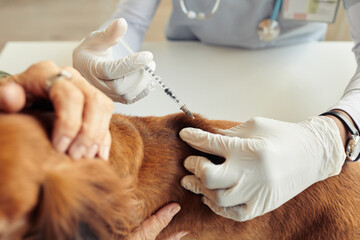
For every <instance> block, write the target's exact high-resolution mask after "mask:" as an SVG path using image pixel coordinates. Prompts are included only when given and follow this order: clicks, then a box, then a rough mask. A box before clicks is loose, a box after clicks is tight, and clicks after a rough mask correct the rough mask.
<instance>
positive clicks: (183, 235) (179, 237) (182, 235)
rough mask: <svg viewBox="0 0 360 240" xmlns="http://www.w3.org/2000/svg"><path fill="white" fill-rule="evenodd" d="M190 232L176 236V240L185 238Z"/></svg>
mask: <svg viewBox="0 0 360 240" xmlns="http://www.w3.org/2000/svg"><path fill="white" fill-rule="evenodd" d="M188 233H189V232H179V233H177V234H176V239H181V238H182V237H185V236H186V235H187V234H188Z"/></svg>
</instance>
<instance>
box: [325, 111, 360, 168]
mask: <svg viewBox="0 0 360 240" xmlns="http://www.w3.org/2000/svg"><path fill="white" fill-rule="evenodd" d="M320 116H326V117H328V118H331V119H332V120H333V121H334V123H335V124H336V126H337V128H338V130H339V134H340V138H341V141H342V144H343V146H344V149H345V152H346V156H347V160H350V161H357V160H358V158H359V155H360V137H359V131H358V129H357V127H356V124H355V123H354V121H353V120H352V118H351V117H350V116H349V115H348V114H347V113H346V112H344V111H342V110H339V109H334V110H331V111H329V112H325V113H323V114H321V115H320Z"/></svg>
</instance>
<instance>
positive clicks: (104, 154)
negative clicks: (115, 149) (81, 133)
mask: <svg viewBox="0 0 360 240" xmlns="http://www.w3.org/2000/svg"><path fill="white" fill-rule="evenodd" d="M109 155H110V147H109V146H104V147H102V151H101V152H100V157H101V158H102V159H104V160H106V161H107V160H109Z"/></svg>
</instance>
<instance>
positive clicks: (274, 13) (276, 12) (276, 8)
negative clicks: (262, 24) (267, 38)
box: [270, 0, 282, 21]
mask: <svg viewBox="0 0 360 240" xmlns="http://www.w3.org/2000/svg"><path fill="white" fill-rule="evenodd" d="M281 3H282V0H276V2H275V6H274V8H273V11H272V13H271V17H270V20H271V21H274V20H276V19H277V18H278V16H279V12H280V8H281Z"/></svg>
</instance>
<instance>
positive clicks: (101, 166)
mask: <svg viewBox="0 0 360 240" xmlns="http://www.w3.org/2000/svg"><path fill="white" fill-rule="evenodd" d="M137 207H138V202H137V201H136V197H135V194H134V183H133V179H132V178H131V177H130V176H129V177H123V178H120V177H119V176H118V175H117V174H116V173H115V172H114V171H113V170H112V169H110V168H109V166H108V164H107V163H104V162H100V161H93V160H92V161H90V160H89V161H88V160H82V161H78V162H67V163H66V162H64V163H60V164H56V166H48V167H47V169H46V175H45V180H44V183H43V185H42V192H41V196H40V201H39V205H38V211H37V216H38V217H37V219H36V220H35V222H36V227H35V228H37V229H38V230H39V232H40V234H41V235H42V236H41V237H42V239H70V238H72V237H74V233H76V232H77V231H78V228H79V225H80V224H85V225H86V226H87V227H88V228H89V229H91V231H92V232H93V233H94V234H95V235H96V236H97V237H98V238H99V239H111V237H112V235H113V234H116V235H120V236H125V235H127V234H128V233H129V232H130V231H131V229H132V228H134V226H135V225H136V224H137V223H133V221H134V219H136V218H135V214H136V209H137Z"/></svg>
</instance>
